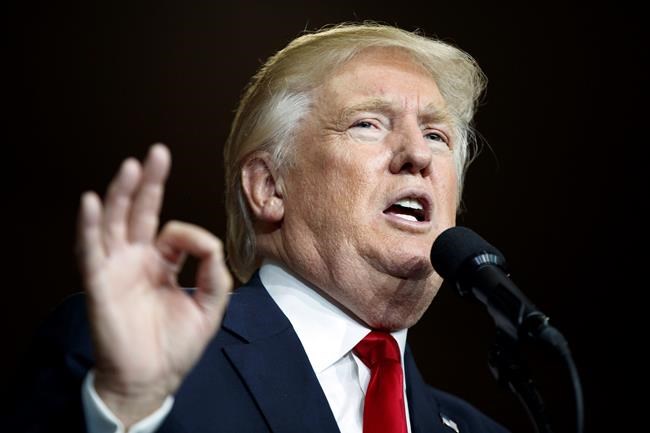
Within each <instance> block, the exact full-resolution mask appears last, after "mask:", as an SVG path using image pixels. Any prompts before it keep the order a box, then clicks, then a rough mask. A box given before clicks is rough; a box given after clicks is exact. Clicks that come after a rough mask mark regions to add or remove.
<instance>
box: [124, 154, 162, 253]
mask: <svg viewBox="0 0 650 433" xmlns="http://www.w3.org/2000/svg"><path fill="white" fill-rule="evenodd" d="M170 165H171V155H170V153H169V149H168V148H167V146H165V145H163V144H155V145H153V146H151V149H150V150H149V154H148V155H147V159H146V160H145V162H144V166H143V170H142V178H141V180H140V185H139V186H138V189H137V191H136V193H135V197H134V199H133V205H132V207H131V214H130V217H129V231H128V232H129V239H130V240H131V241H132V242H152V241H153V239H154V236H155V235H156V231H157V229H158V221H159V214H160V208H161V206H162V199H163V194H164V190H165V180H166V179H167V175H168V174H169V167H170Z"/></svg>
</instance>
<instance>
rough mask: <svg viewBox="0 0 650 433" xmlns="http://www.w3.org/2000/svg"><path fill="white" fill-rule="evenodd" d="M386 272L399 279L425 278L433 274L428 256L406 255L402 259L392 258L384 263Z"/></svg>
mask: <svg viewBox="0 0 650 433" xmlns="http://www.w3.org/2000/svg"><path fill="white" fill-rule="evenodd" d="M386 271H387V272H386V273H387V274H389V275H391V276H393V277H395V278H399V279H401V280H425V279H427V278H429V277H430V276H431V274H433V267H432V266H431V260H430V259H429V257H422V256H412V255H411V256H408V257H404V258H403V259H402V260H395V259H394V258H392V260H390V261H389V262H388V264H387V265H386Z"/></svg>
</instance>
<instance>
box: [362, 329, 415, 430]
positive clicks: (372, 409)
mask: <svg viewBox="0 0 650 433" xmlns="http://www.w3.org/2000/svg"><path fill="white" fill-rule="evenodd" d="M354 352H355V353H356V354H357V356H358V357H359V358H360V359H361V361H363V363H364V364H366V366H367V367H368V368H369V369H370V383H369V384H368V390H367V391H366V399H365V403H364V406H363V433H406V431H407V430H406V413H405V411H404V391H403V380H402V365H401V356H400V352H399V347H398V346H397V341H395V339H394V338H393V336H392V335H390V334H389V333H386V332H378V331H372V332H371V333H370V334H368V335H366V337H365V338H364V339H363V340H361V341H360V342H359V344H357V345H356V347H355V348H354Z"/></svg>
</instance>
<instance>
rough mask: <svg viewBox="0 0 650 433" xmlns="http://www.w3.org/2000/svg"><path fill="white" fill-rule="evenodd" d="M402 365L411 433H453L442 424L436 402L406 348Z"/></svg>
mask: <svg viewBox="0 0 650 433" xmlns="http://www.w3.org/2000/svg"><path fill="white" fill-rule="evenodd" d="M404 364H405V365H404V367H405V370H406V397H407V398H408V404H409V416H410V419H411V433H453V430H449V429H448V428H447V427H445V426H444V425H443V424H442V419H441V414H440V408H439V406H438V402H437V401H436V399H435V398H434V397H433V395H432V393H431V390H430V389H429V388H428V386H427V385H426V384H425V383H424V380H423V379H422V376H421V375H420V372H419V371H418V368H417V367H416V365H415V361H414V359H413V356H412V355H411V351H410V349H409V348H408V346H407V348H406V353H405V354H404Z"/></svg>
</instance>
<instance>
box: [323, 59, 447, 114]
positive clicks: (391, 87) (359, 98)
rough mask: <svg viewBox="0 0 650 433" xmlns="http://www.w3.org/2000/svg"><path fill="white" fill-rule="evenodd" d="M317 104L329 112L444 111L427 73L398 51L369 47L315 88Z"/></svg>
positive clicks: (429, 74)
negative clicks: (369, 109) (369, 108)
mask: <svg viewBox="0 0 650 433" xmlns="http://www.w3.org/2000/svg"><path fill="white" fill-rule="evenodd" d="M317 95H318V99H319V101H318V102H319V105H321V106H322V105H323V104H324V105H325V106H327V107H329V109H338V110H341V109H346V108H347V107H350V106H353V105H358V106H364V105H368V106H378V107H379V106H381V107H388V106H390V107H393V108H395V109H407V110H416V111H418V112H420V111H427V112H429V111H435V112H438V114H440V112H443V111H446V104H445V100H444V98H443V97H442V95H441V93H440V90H439V89H438V86H437V84H436V82H435V80H434V78H433V77H432V75H431V73H430V72H429V71H428V70H427V69H425V68H424V66H422V65H421V64H420V63H418V62H417V61H416V60H415V59H414V58H413V57H412V56H411V55H410V54H408V53H407V52H405V51H404V50H401V49H398V48H369V49H366V50H364V51H362V52H361V53H359V54H357V55H356V56H355V57H354V58H352V59H351V60H349V61H348V62H346V63H344V64H343V65H342V66H341V67H339V68H337V69H336V70H334V71H333V72H332V73H331V74H329V76H327V77H326V79H325V81H324V82H323V84H322V85H321V86H320V87H319V88H318V90H317Z"/></svg>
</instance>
